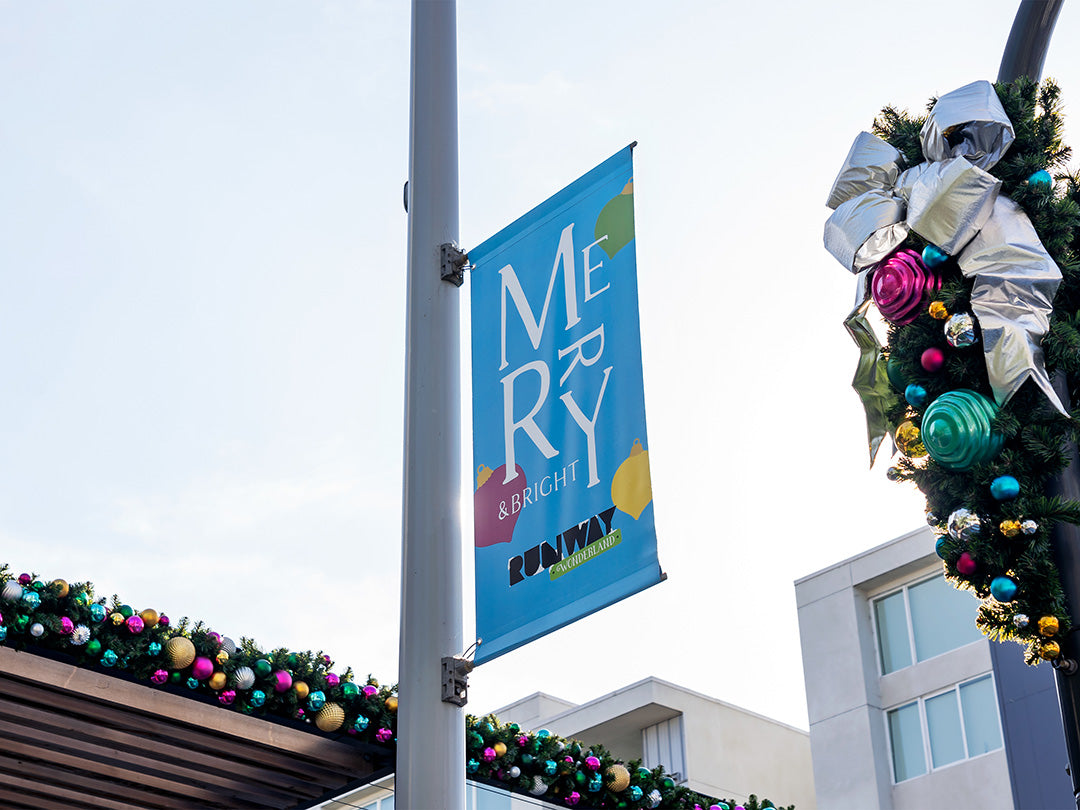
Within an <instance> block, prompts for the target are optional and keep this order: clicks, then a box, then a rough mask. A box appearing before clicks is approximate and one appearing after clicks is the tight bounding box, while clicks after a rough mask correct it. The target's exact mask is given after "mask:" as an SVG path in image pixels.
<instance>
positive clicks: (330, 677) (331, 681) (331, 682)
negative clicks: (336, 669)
mask: <svg viewBox="0 0 1080 810" xmlns="http://www.w3.org/2000/svg"><path fill="white" fill-rule="evenodd" d="M339 683H341V678H339V677H338V676H337V675H335V674H334V673H333V672H330V673H327V675H326V684H327V686H337V685H338V684H339Z"/></svg>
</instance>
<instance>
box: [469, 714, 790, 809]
mask: <svg viewBox="0 0 1080 810" xmlns="http://www.w3.org/2000/svg"><path fill="white" fill-rule="evenodd" d="M465 749H466V750H465V756H466V758H467V761H466V765H465V770H466V773H467V774H468V776H469V778H470V779H474V780H477V781H483V782H488V783H490V784H493V785H495V786H497V787H500V788H502V789H504V790H510V791H512V792H514V793H521V794H528V795H530V796H536V797H540V798H541V799H544V800H547V801H551V802H558V803H559V804H562V805H565V806H567V807H579V808H590V807H591V808H619V809H620V810H621V809H622V808H649V809H650V810H652V809H654V808H659V809H661V810H662V809H663V808H686V809H687V810H691V809H692V810H765V808H771V807H774V805H773V803H772V802H770V801H769V800H768V799H765V800H762V801H759V800H758V798H757V796H755V795H754V794H751V795H750V797H749V798H748V799H747V801H746V802H745V803H743V804H739V803H737V802H736V801H735V800H734V799H714V798H710V797H708V796H704V795H702V794H700V793H697V792H695V791H693V790H690V789H689V788H686V787H683V786H681V785H677V784H676V783H675V780H674V779H673V778H672V777H671V775H670V774H667V773H665V772H664V769H663V767H657V768H653V769H649V768H643V767H641V762H640V761H634V762H630V763H628V764H624V763H622V762H620V761H619V760H617V759H616V758H615V757H613V756H612V755H611V754H610V753H608V751H607V750H605V749H604V747H603V746H600V745H593V746H591V747H590V746H585V745H582V744H581V743H580V742H578V741H577V740H567V739H563V738H561V737H557V736H555V735H554V734H551V733H549V732H548V731H547V730H546V729H540V730H539V731H537V732H535V733H532V732H526V731H522V730H521V727H520V726H518V724H517V723H508V724H505V725H503V724H501V723H500V722H499V721H498V720H497V719H496V718H495V717H494V716H492V715H488V716H487V717H484V718H476V717H472V716H470V717H469V718H468V722H467V727H466V731H465ZM781 810H794V805H791V806H789V807H787V808H781Z"/></svg>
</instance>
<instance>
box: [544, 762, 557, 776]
mask: <svg viewBox="0 0 1080 810" xmlns="http://www.w3.org/2000/svg"><path fill="white" fill-rule="evenodd" d="M558 770H559V766H558V765H556V764H555V760H553V759H549V760H545V762H544V773H546V774H547V775H548V776H554V775H555V774H556V773H557V772H558Z"/></svg>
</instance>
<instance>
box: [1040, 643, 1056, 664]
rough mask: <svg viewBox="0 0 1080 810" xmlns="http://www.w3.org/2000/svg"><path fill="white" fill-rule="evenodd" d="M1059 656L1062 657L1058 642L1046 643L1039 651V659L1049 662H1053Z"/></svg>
mask: <svg viewBox="0 0 1080 810" xmlns="http://www.w3.org/2000/svg"><path fill="white" fill-rule="evenodd" d="M1059 655H1061V647H1059V646H1058V643H1057V642H1056V641H1048V642H1046V643H1045V644H1043V646H1042V649H1041V650H1039V657H1041V658H1043V659H1045V660H1047V661H1053V660H1054V659H1055V658H1057V657H1058V656H1059Z"/></svg>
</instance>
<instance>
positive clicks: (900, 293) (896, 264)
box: [870, 250, 941, 325]
mask: <svg viewBox="0 0 1080 810" xmlns="http://www.w3.org/2000/svg"><path fill="white" fill-rule="evenodd" d="M940 288H941V279H940V278H938V277H937V275H936V274H935V273H933V272H931V271H930V270H929V269H928V268H927V267H926V265H925V264H923V261H922V258H921V257H920V256H919V254H918V253H916V252H915V251H914V250H898V251H896V252H895V253H893V254H892V255H891V256H890V257H889V258H887V259H886V260H885V261H883V262H882V263H881V264H879V265H878V267H877V269H876V270H874V277H873V278H872V279H871V280H870V294H871V295H872V296H873V297H874V303H875V304H876V305H877V308H878V311H879V312H880V313H881V315H882V317H884V318H885V319H886V320H888V321H891V322H892V323H895V324H900V325H903V324H908V323H911V322H912V321H914V320H915V319H916V318H917V317H919V315H921V314H922V312H923V310H924V307H923V299H924V298H925V297H926V296H927V294H932V293H935V292H937V291H938V289H940Z"/></svg>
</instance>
